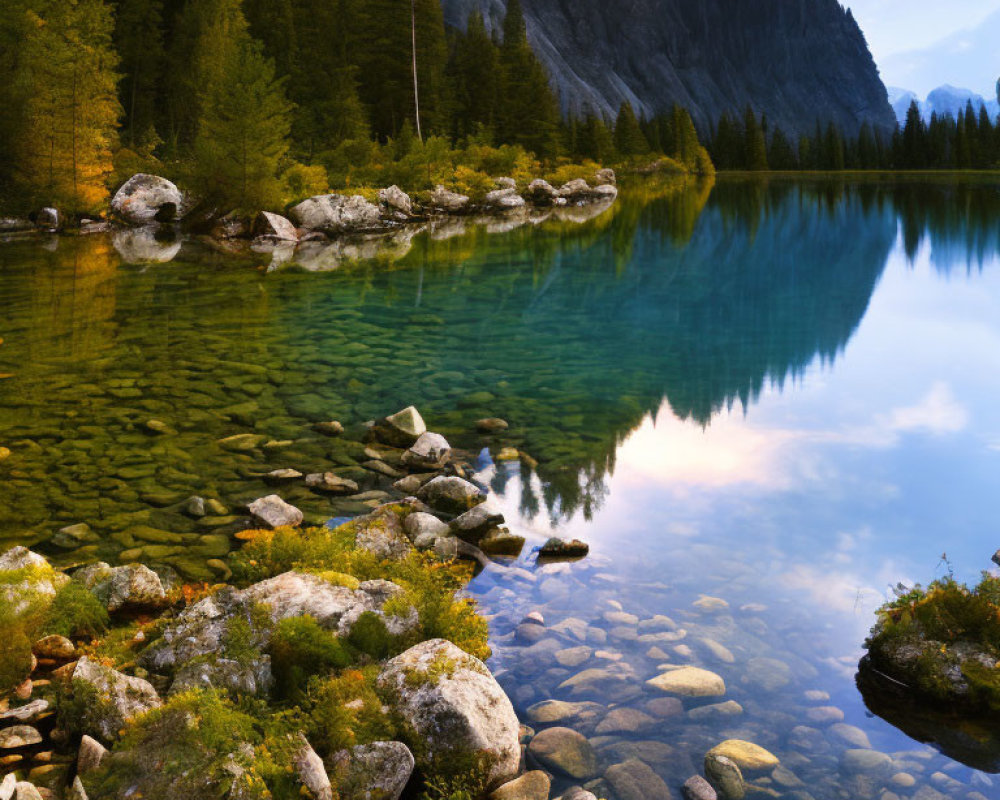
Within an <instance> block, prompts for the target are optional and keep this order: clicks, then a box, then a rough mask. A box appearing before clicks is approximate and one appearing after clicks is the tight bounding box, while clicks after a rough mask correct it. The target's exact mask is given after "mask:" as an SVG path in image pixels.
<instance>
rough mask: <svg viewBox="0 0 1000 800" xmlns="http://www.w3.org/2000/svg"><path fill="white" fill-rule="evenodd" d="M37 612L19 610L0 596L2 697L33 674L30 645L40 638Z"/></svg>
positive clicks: (0, 687) (0, 693)
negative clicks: (19, 611) (37, 635)
mask: <svg viewBox="0 0 1000 800" xmlns="http://www.w3.org/2000/svg"><path fill="white" fill-rule="evenodd" d="M38 624H39V623H38V615H37V614H35V613H31V612H21V613H18V612H17V610H16V609H15V608H14V604H13V603H11V602H10V601H9V600H7V599H6V598H5V597H3V596H2V595H0V642H3V646H2V647H0V696H3V695H5V694H7V693H8V692H10V691H13V689H14V688H15V687H16V686H18V685H19V684H21V683H23V682H24V679H25V678H27V677H28V675H29V674H30V673H31V645H32V643H33V642H34V641H35V639H36V638H37V637H36V635H35V633H36V631H37V628H38Z"/></svg>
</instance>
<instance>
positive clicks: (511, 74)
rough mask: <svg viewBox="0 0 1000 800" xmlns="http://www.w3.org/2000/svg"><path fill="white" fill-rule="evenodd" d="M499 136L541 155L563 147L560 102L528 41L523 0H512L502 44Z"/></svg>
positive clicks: (504, 26)
mask: <svg viewBox="0 0 1000 800" xmlns="http://www.w3.org/2000/svg"><path fill="white" fill-rule="evenodd" d="M500 75H501V84H500V86H501V90H500V96H501V98H502V101H501V103H500V113H499V115H498V123H499V139H500V141H502V142H505V143H507V144H520V145H522V146H523V147H525V148H526V149H528V150H531V151H533V152H534V153H535V154H536V155H538V156H540V157H541V158H551V157H553V156H555V155H556V153H557V152H558V149H559V135H558V131H559V118H560V112H559V103H558V101H557V99H556V96H555V93H554V92H553V91H552V87H551V86H550V85H549V76H548V73H546V71H545V67H543V66H542V64H541V62H540V61H539V60H538V58H537V56H536V55H535V53H534V51H533V50H532V49H531V45H530V44H529V43H528V33H527V25H526V23H525V21H524V12H523V10H522V8H521V2H520V0H508V3H507V14H506V16H505V17H504V24H503V43H502V45H501V46H500Z"/></svg>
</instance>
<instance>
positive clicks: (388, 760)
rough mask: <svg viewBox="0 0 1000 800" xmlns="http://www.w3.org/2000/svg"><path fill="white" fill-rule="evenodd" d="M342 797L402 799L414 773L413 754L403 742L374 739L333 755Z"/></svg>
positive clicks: (336, 783)
mask: <svg viewBox="0 0 1000 800" xmlns="http://www.w3.org/2000/svg"><path fill="white" fill-rule="evenodd" d="M330 761H331V769H330V774H331V775H332V776H333V783H334V786H335V788H336V790H337V796H338V797H339V798H340V800H399V797H400V795H402V793H403V789H405V788H406V784H407V783H408V782H409V780H410V776H411V775H412V774H413V768H414V764H415V762H414V758H413V754H412V753H411V752H410V748H408V747H407V746H406V745H405V744H403V743H402V742H372V743H371V744H362V745H357V746H355V747H352V748H350V749H349V750H340V751H338V752H337V753H334V755H333V757H332V758H331V759H330Z"/></svg>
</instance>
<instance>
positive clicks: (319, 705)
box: [302, 664, 401, 756]
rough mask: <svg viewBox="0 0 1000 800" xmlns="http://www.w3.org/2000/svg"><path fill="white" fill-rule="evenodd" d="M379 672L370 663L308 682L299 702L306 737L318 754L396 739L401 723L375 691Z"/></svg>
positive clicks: (375, 666) (328, 753) (377, 668)
mask: <svg viewBox="0 0 1000 800" xmlns="http://www.w3.org/2000/svg"><path fill="white" fill-rule="evenodd" d="M378 671H379V667H378V666H377V665H374V664H373V665H370V666H367V667H364V668H362V669H348V670H344V671H343V672H341V673H339V674H337V675H334V676H331V677H327V678H317V679H314V680H312V681H310V683H309V691H308V695H307V697H306V698H305V699H304V700H303V703H302V708H303V714H304V727H305V733H306V738H307V739H308V740H309V742H310V743H311V744H312V746H313V747H314V748H315V749H316V751H317V752H318V753H319V754H320V755H323V756H327V755H331V754H333V753H335V752H337V751H338V750H343V749H344V748H347V747H353V746H354V745H358V744H368V743H369V742H384V741H392V740H394V739H396V738H398V736H399V732H400V728H401V726H400V722H399V720H397V719H396V718H395V717H394V716H393V715H392V714H391V713H390V712H388V711H387V710H386V706H385V705H384V704H383V702H382V698H381V697H379V695H378V692H376V690H375V681H376V678H377V676H378Z"/></svg>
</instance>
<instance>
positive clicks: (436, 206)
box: [428, 186, 469, 214]
mask: <svg viewBox="0 0 1000 800" xmlns="http://www.w3.org/2000/svg"><path fill="white" fill-rule="evenodd" d="M428 205H429V206H430V208H431V210H432V211H438V212H440V213H444V214H460V213H462V212H463V211H466V210H468V207H469V198H468V197H467V196H466V195H464V194H458V193H457V192H451V191H448V190H447V189H445V188H444V187H443V186H436V187H435V188H434V191H433V192H431V197H430V202H429V203H428Z"/></svg>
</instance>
